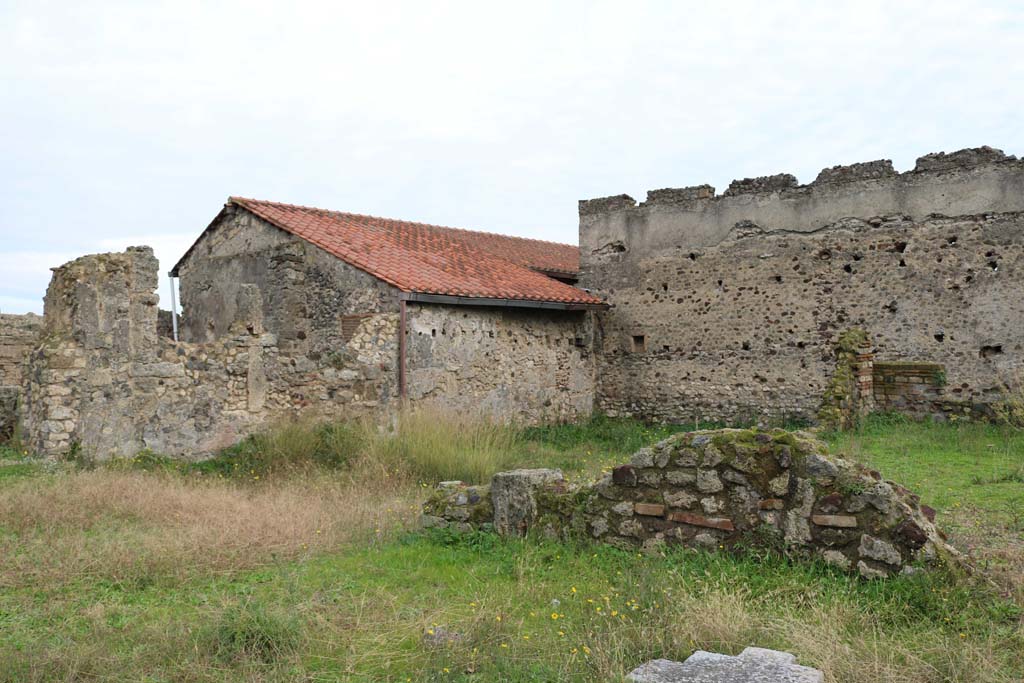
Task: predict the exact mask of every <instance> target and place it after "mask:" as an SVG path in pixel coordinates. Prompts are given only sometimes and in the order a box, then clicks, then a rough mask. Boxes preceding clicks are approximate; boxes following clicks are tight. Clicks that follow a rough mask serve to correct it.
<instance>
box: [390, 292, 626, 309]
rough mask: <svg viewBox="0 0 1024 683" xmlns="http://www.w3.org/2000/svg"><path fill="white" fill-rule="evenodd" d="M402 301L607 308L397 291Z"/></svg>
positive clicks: (459, 304)
mask: <svg viewBox="0 0 1024 683" xmlns="http://www.w3.org/2000/svg"><path fill="white" fill-rule="evenodd" d="M398 298H399V299H400V300H403V301H414V302H418V303H425V304H450V305H454V306H495V307H498V308H546V309H550V310H556V311H587V310H601V309H605V308H608V304H581V303H570V302H565V301H531V300H529V299H490V298H487V297H482V296H451V295H448V294H423V293H420V292H399V293H398Z"/></svg>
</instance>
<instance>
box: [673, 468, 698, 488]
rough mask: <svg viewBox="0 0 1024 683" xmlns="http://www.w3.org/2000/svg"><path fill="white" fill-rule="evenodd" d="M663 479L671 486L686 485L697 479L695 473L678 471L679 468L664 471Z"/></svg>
mask: <svg viewBox="0 0 1024 683" xmlns="http://www.w3.org/2000/svg"><path fill="white" fill-rule="evenodd" d="M665 480H666V481H667V482H668V483H670V484H672V485H673V486H686V485H687V484H692V483H694V482H695V481H697V475H696V474H691V473H690V472H680V471H679V470H673V471H671V472H666V473H665Z"/></svg>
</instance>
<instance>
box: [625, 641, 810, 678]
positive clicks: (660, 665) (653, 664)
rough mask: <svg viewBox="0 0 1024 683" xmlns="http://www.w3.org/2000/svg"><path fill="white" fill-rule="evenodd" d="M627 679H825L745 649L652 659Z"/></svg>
mask: <svg viewBox="0 0 1024 683" xmlns="http://www.w3.org/2000/svg"><path fill="white" fill-rule="evenodd" d="M627 678H628V679H629V680H630V681H633V683H823V681H824V680H825V675H824V674H823V673H822V672H820V671H818V670H817V669H812V668H811V667H809V666H801V665H799V664H797V663H796V657H795V656H794V655H791V654H790V653H788V652H779V651H778V650H766V649H764V648H760V647H748V648H747V649H745V650H744V651H743V652H741V653H740V654H739V655H737V656H735V657H732V656H729V655H720V654H715V653H714V652H704V651H703V650H697V651H696V652H694V653H693V654H692V655H690V657H689V658H688V659H687V660H686V661H685V662H673V661H670V660H668V659H655V660H653V661H650V662H647V663H646V664H641V665H640V666H638V667H637V668H636V669H634V670H633V671H632V672H630V674H629V676H627Z"/></svg>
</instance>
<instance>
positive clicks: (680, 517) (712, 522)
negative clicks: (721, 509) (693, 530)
mask: <svg viewBox="0 0 1024 683" xmlns="http://www.w3.org/2000/svg"><path fill="white" fill-rule="evenodd" d="M668 518H669V520H670V521H672V522H681V523H683V524H689V525H691V526H702V527H707V528H709V529H721V530H722V531H735V530H736V527H735V526H734V525H733V523H732V520H731V519H729V518H727V517H704V516H702V515H697V514H694V513H692V512H670V513H669V515H668Z"/></svg>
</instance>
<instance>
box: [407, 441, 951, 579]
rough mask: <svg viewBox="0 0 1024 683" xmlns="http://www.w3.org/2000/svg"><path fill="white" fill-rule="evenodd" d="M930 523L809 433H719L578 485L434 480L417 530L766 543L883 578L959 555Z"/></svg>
mask: <svg viewBox="0 0 1024 683" xmlns="http://www.w3.org/2000/svg"><path fill="white" fill-rule="evenodd" d="M934 516H935V511H934V510H932V509H931V508H929V507H928V506H926V505H921V503H920V498H919V497H918V496H917V495H915V494H913V493H911V492H910V491H908V490H907V489H905V488H903V487H902V486H900V485H898V484H895V483H893V482H891V481H885V480H884V479H883V478H882V475H881V474H879V473H878V472H875V471H872V470H868V469H867V468H865V467H863V466H861V465H858V464H856V463H853V462H850V461H848V460H844V459H842V458H838V457H833V456H830V455H828V453H827V449H826V447H825V445H824V444H823V443H822V442H820V441H818V440H817V439H815V438H814V436H813V435H811V434H809V433H806V432H787V431H785V430H781V429H776V430H770V431H762V430H757V429H748V430H742V429H723V430H713V431H698V432H688V433H685V434H677V435H675V436H672V437H670V438H668V439H666V440H664V441H662V442H660V443H658V444H656V445H654V446H652V447H650V448H644V449H642V450H640V451H638V452H637V453H636V454H635V455H634V456H633V458H632V460H631V462H630V463H629V464H625V465H620V466H618V467H616V468H614V469H613V470H612V472H611V473H610V474H608V475H607V476H605V477H604V478H602V479H601V480H599V481H598V482H596V483H594V484H592V485H587V486H573V485H570V484H569V483H568V482H567V481H566V480H565V478H564V477H563V476H562V473H561V472H559V471H558V470H515V471H512V472H501V473H499V474H496V475H495V476H494V478H493V480H492V482H491V484H490V485H485V486H467V485H465V484H463V483H462V482H443V483H442V484H441V485H439V487H438V490H437V491H436V493H435V494H434V495H433V496H432V497H431V499H430V500H428V501H427V503H426V504H425V505H424V515H423V523H424V526H440V527H449V528H452V529H454V530H457V531H470V530H473V529H481V528H492V527H493V528H494V529H495V530H496V531H497V532H498V533H501V534H505V535H521V534H524V533H526V532H528V531H531V530H535V531H539V532H541V533H543V534H547V535H553V536H560V537H564V536H567V535H572V534H576V535H581V536H588V537H590V538H593V539H596V540H598V541H601V542H604V543H609V544H611V545H614V546H617V547H620V548H623V549H630V550H634V549H642V550H646V551H654V550H657V549H658V548H660V547H662V546H666V545H671V544H681V545H685V546H691V547H699V548H708V549H717V548H723V549H724V548H731V547H734V546H737V545H740V544H744V543H746V544H764V543H771V544H773V545H779V546H783V547H785V548H788V549H790V550H798V551H803V552H805V553H806V554H808V555H813V556H817V557H820V558H821V559H823V560H824V561H825V562H827V563H829V564H832V565H835V566H838V567H840V568H842V569H844V570H847V571H852V572H857V573H859V574H860V575H861V576H864V577H865V578H882V577H888V576H892V575H895V574H898V573H901V572H912V571H914V570H915V568H916V567H917V566H921V565H929V564H941V563H946V562H948V561H949V560H950V559H952V558H956V557H958V556H957V553H956V551H955V550H954V549H953V548H951V547H950V546H948V545H947V544H946V543H945V541H944V539H943V537H942V535H941V532H939V531H938V530H937V529H936V527H935V525H934Z"/></svg>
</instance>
